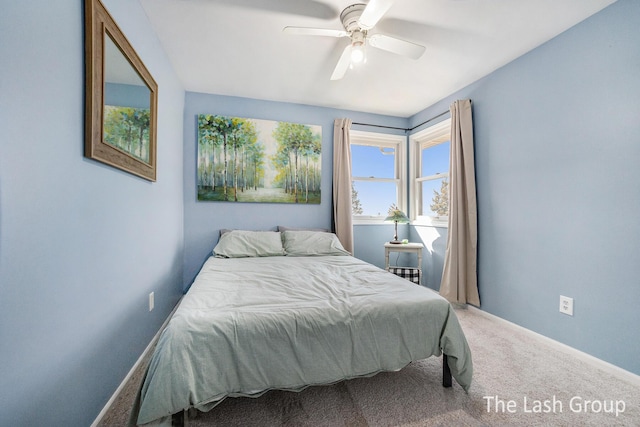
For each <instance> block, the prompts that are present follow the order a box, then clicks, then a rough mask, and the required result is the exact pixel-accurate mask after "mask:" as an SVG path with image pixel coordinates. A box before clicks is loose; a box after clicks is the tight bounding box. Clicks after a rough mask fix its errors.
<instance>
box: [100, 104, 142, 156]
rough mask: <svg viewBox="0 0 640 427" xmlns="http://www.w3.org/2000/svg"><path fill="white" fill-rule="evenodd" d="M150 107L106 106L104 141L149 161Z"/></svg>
mask: <svg viewBox="0 0 640 427" xmlns="http://www.w3.org/2000/svg"><path fill="white" fill-rule="evenodd" d="M149 120H150V111H149V109H148V108H132V107H118V106H113V105H105V106H104V142H106V143H107V144H109V145H112V146H114V147H117V148H119V149H121V150H123V151H125V152H126V153H127V154H130V155H132V156H133V157H137V158H138V159H140V160H142V161H144V162H147V163H148V162H149V124H150V123H149Z"/></svg>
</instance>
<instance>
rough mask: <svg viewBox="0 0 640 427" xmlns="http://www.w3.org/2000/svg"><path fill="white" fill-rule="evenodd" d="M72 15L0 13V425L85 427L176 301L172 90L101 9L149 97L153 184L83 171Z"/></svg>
mask: <svg viewBox="0 0 640 427" xmlns="http://www.w3.org/2000/svg"><path fill="white" fill-rule="evenodd" d="M82 4H83V2H82V1H67V0H64V1H63V0H54V1H29V2H3V4H2V11H1V12H0V425H2V426H12V427H14V426H65V427H66V426H88V425H90V424H91V422H93V420H94V419H95V418H96V416H97V415H98V413H99V412H100V410H101V409H102V408H103V406H104V405H105V403H106V402H107V400H108V399H109V398H110V397H111V395H112V394H113V392H114V391H115V389H116V388H117V387H118V385H119V384H120V382H121V381H122V380H123V378H124V377H125V375H126V374H127V372H128V371H129V370H130V369H131V367H132V366H133V364H134V363H135V361H136V359H137V358H138V357H139V356H140V354H141V353H142V351H143V350H144V348H145V347H146V345H147V344H148V343H149V342H150V340H151V338H152V337H153V335H154V334H155V333H156V332H157V330H158V328H159V327H160V325H161V324H162V322H163V321H164V319H165V318H166V317H167V315H168V314H169V312H170V310H171V309H172V308H173V306H174V305H175V303H176V301H177V299H178V297H179V295H180V292H181V290H182V265H183V209H182V199H183V195H182V188H183V187H182V164H183V162H182V129H183V123H182V114H183V108H184V90H183V88H182V87H181V85H180V84H179V83H178V80H177V78H176V76H175V74H174V72H173V70H172V67H171V66H170V64H169V62H168V60H167V58H166V56H165V54H164V53H163V51H162V49H161V47H160V44H159V41H158V40H157V38H156V36H155V34H154V33H153V31H152V30H151V27H150V24H149V22H148V21H147V18H146V15H145V14H144V11H143V10H142V8H141V7H140V5H139V3H138V2H137V1H133V2H132V1H127V0H108V1H106V4H107V7H109V9H110V10H111V12H112V14H113V15H114V16H115V18H116V20H117V21H118V23H119V25H120V27H121V28H122V29H123V31H124V33H125V34H126V36H127V38H128V39H129V41H130V42H131V43H132V45H133V46H134V48H136V50H137V51H138V54H139V55H140V56H141V57H142V60H143V61H144V62H145V64H146V65H147V67H148V68H149V70H150V71H151V73H152V74H153V76H154V78H155V79H156V81H157V82H158V85H159V106H158V107H159V110H158V113H159V120H158V123H159V128H158V180H157V182H156V183H150V182H148V181H145V180H142V179H140V178H136V177H134V176H133V175H129V174H126V173H124V172H121V171H118V170H116V169H113V168H111V167H108V166H105V165H103V164H101V163H97V162H95V161H91V160H88V159H85V158H84V157H83V145H84V38H83V36H84V31H83V27H84V25H83V23H84V20H83V11H82V10H83V6H82ZM152 291H153V292H155V297H156V298H155V299H156V308H155V310H154V311H152V312H149V311H148V308H147V298H148V294H149V292H152Z"/></svg>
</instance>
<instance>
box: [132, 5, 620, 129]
mask: <svg viewBox="0 0 640 427" xmlns="http://www.w3.org/2000/svg"><path fill="white" fill-rule="evenodd" d="M614 1H615V0H396V1H395V3H394V5H393V6H392V7H391V9H389V11H388V12H387V13H386V14H385V15H384V17H383V18H382V19H381V20H380V22H379V23H378V25H376V27H375V28H374V29H373V30H371V31H370V34H373V33H384V34H387V35H391V36H396V37H398V38H401V39H404V40H408V41H411V42H414V43H418V44H422V45H424V46H426V52H425V54H424V55H423V56H422V57H421V58H420V59H418V60H413V59H409V58H405V57H401V56H397V55H394V54H391V53H388V52H385V51H381V50H379V49H374V48H368V49H367V63H366V64H364V65H361V66H359V67H358V68H356V69H353V70H348V71H347V74H346V76H345V77H344V78H343V79H342V80H338V81H330V79H329V78H330V76H331V73H332V72H333V69H334V67H335V65H336V63H337V61H338V58H339V56H340V54H341V53H342V50H343V49H344V47H345V46H346V45H347V44H348V39H346V38H339V39H338V38H331V37H313V36H300V35H290V34H285V33H283V32H282V29H283V28H284V27H285V26H299V27H318V28H332V29H337V30H341V29H343V27H342V25H341V23H340V18H339V15H340V12H341V11H342V10H343V9H344V8H345V7H346V6H348V5H350V4H353V3H358V2H359V1H357V0H356V1H353V0H140V2H141V4H142V6H143V8H144V10H145V11H146V13H147V15H148V16H149V19H150V21H151V24H152V26H153V28H154V29H155V31H156V32H157V34H158V37H159V38H160V41H161V43H162V45H163V47H164V49H165V50H166V52H167V54H168V56H169V59H170V60H171V62H172V64H173V66H174V68H175V70H176V72H177V74H178V76H179V78H180V79H181V80H182V83H183V85H184V87H185V89H186V90H188V91H192V92H203V93H212V94H220V95H232V96H240V97H249V98H256V99H264V100H273V101H284V102H294V103H300V104H309V105H318V106H325V107H334V108H342V109H348V110H355V111H363V112H371V113H380V114H387V115H392V116H400V117H408V116H411V115H413V114H415V113H417V112H419V111H421V110H423V109H424V108H426V107H428V106H430V105H432V104H433V103H435V102H437V101H439V100H440V99H442V98H444V97H446V96H448V95H450V94H452V93H453V92H455V91H457V90H458V89H461V88H463V87H464V86H466V85H468V84H470V83H473V82H474V81H476V80H478V79H479V78H481V77H483V76H485V75H487V74H489V73H491V72H492V71H494V70H496V69H497V68H499V67H501V66H503V65H505V64H506V63H508V62H510V61H512V60H513V59H515V58H517V57H518V56H520V55H522V54H524V53H526V52H528V51H529V50H531V49H533V48H535V47H537V46H539V45H540V44H542V43H544V42H545V41H547V40H549V39H551V38H553V37H554V36H556V35H558V34H559V33H561V32H563V31H564V30H566V29H567V28H569V27H571V26H573V25H575V24H576V23H578V22H580V21H582V20H584V19H586V18H587V17H589V16H590V15H592V14H594V13H596V12H598V11H599V10H601V9H603V8H604V7H606V6H607V5H609V4H611V3H613V2H614ZM364 2H365V3H366V1H364Z"/></svg>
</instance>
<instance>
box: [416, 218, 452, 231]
mask: <svg viewBox="0 0 640 427" xmlns="http://www.w3.org/2000/svg"><path fill="white" fill-rule="evenodd" d="M411 224H412V225H415V226H419V227H420V226H422V227H438V228H449V219H448V218H446V217H444V218H438V217H424V218H418V219H414V220H413V221H411Z"/></svg>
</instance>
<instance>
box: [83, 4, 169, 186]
mask: <svg viewBox="0 0 640 427" xmlns="http://www.w3.org/2000/svg"><path fill="white" fill-rule="evenodd" d="M85 67H86V70H85V71H86V88H85V91H86V101H85V102H86V105H85V121H86V123H85V146H84V155H85V157H88V158H90V159H93V160H97V161H99V162H102V163H105V164H108V165H110V166H113V167H115V168H118V169H121V170H124V171H126V172H129V173H131V174H134V175H137V176H139V177H141V178H144V179H147V180H149V181H155V180H156V157H157V156H156V152H157V136H156V135H157V114H158V113H157V111H158V107H157V102H158V101H157V100H158V85H157V84H156V82H155V80H154V79H153V77H152V76H151V73H150V72H149V70H147V68H146V67H145V65H144V63H143V62H142V60H141V59H140V57H138V55H137V53H136V52H135V50H134V49H133V47H132V46H131V44H130V43H129V41H128V40H127V38H126V37H125V35H124V34H123V33H122V31H121V30H120V28H119V27H118V25H117V24H116V22H115V21H114V19H113V18H112V17H111V15H110V14H109V12H108V11H107V10H106V9H105V7H104V5H103V4H102V3H101V2H100V0H85Z"/></svg>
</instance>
